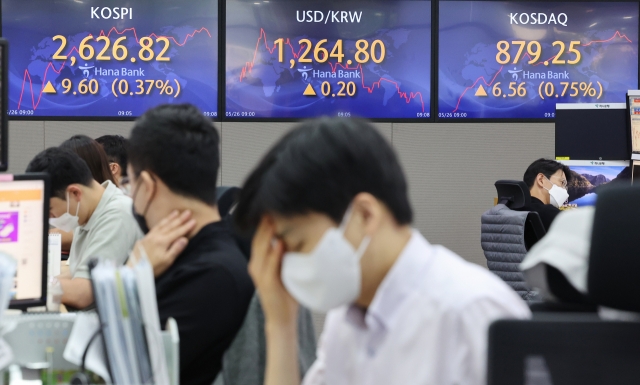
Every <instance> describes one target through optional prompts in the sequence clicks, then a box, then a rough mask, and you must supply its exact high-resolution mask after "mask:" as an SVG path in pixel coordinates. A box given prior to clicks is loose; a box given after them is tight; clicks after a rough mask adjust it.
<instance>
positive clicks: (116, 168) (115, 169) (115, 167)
mask: <svg viewBox="0 0 640 385" xmlns="http://www.w3.org/2000/svg"><path fill="white" fill-rule="evenodd" d="M109 170H110V171H111V175H113V177H114V178H119V177H120V175H121V174H122V169H121V168H120V165H119V164H118V163H115V162H113V163H109Z"/></svg>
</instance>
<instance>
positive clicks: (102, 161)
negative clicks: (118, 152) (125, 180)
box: [60, 135, 117, 185]
mask: <svg viewBox="0 0 640 385" xmlns="http://www.w3.org/2000/svg"><path fill="white" fill-rule="evenodd" d="M60 148H62V149H65V150H69V151H73V152H75V153H76V154H78V155H79V156H80V158H82V160H84V161H85V162H86V163H87V166H89V170H91V175H93V179H95V180H96V181H97V182H98V183H100V184H102V183H104V182H105V181H107V180H110V181H111V182H112V183H113V184H115V185H117V183H116V181H115V180H114V179H113V175H112V174H111V170H110V169H109V161H108V160H107V154H105V153H104V149H103V148H102V146H101V145H100V144H99V143H98V142H96V141H95V140H94V139H91V138H90V137H88V136H86V135H74V136H72V137H71V138H69V139H67V140H65V141H64V142H62V144H61V145H60Z"/></svg>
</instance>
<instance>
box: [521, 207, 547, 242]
mask: <svg viewBox="0 0 640 385" xmlns="http://www.w3.org/2000/svg"><path fill="white" fill-rule="evenodd" d="M546 233H547V232H546V231H545V229H544V225H543V224H542V219H540V215H539V214H538V213H537V212H535V211H531V212H529V214H527V219H526V221H525V223H524V246H525V247H526V248H527V251H529V250H531V248H532V247H533V245H535V244H536V243H537V242H538V241H539V240H540V239H542V237H544V235H545V234H546Z"/></svg>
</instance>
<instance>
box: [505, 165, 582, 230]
mask: <svg viewBox="0 0 640 385" xmlns="http://www.w3.org/2000/svg"><path fill="white" fill-rule="evenodd" d="M522 180H523V181H524V183H525V184H526V185H527V186H528V187H529V192H530V193H531V204H530V205H528V206H524V207H522V208H519V209H517V210H518V211H535V212H537V213H538V215H539V216H540V219H541V220H542V224H543V226H544V228H545V229H546V230H549V227H551V223H552V222H553V220H554V219H555V217H556V216H557V215H558V214H559V213H560V207H561V206H562V205H563V204H564V203H565V202H566V201H567V199H568V198H569V193H568V192H567V185H568V183H569V182H570V181H571V172H570V170H569V167H568V166H565V165H563V164H562V163H560V162H556V161H555V160H550V159H544V158H540V159H538V160H536V161H535V162H533V163H531V165H530V166H529V168H527V171H525V173H524V176H523V177H522Z"/></svg>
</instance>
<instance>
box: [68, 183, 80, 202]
mask: <svg viewBox="0 0 640 385" xmlns="http://www.w3.org/2000/svg"><path fill="white" fill-rule="evenodd" d="M67 193H69V199H73V200H75V201H76V202H80V201H81V200H82V188H80V185H78V184H75V183H74V184H70V185H69V186H68V187H67ZM65 198H66V197H65Z"/></svg>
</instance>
